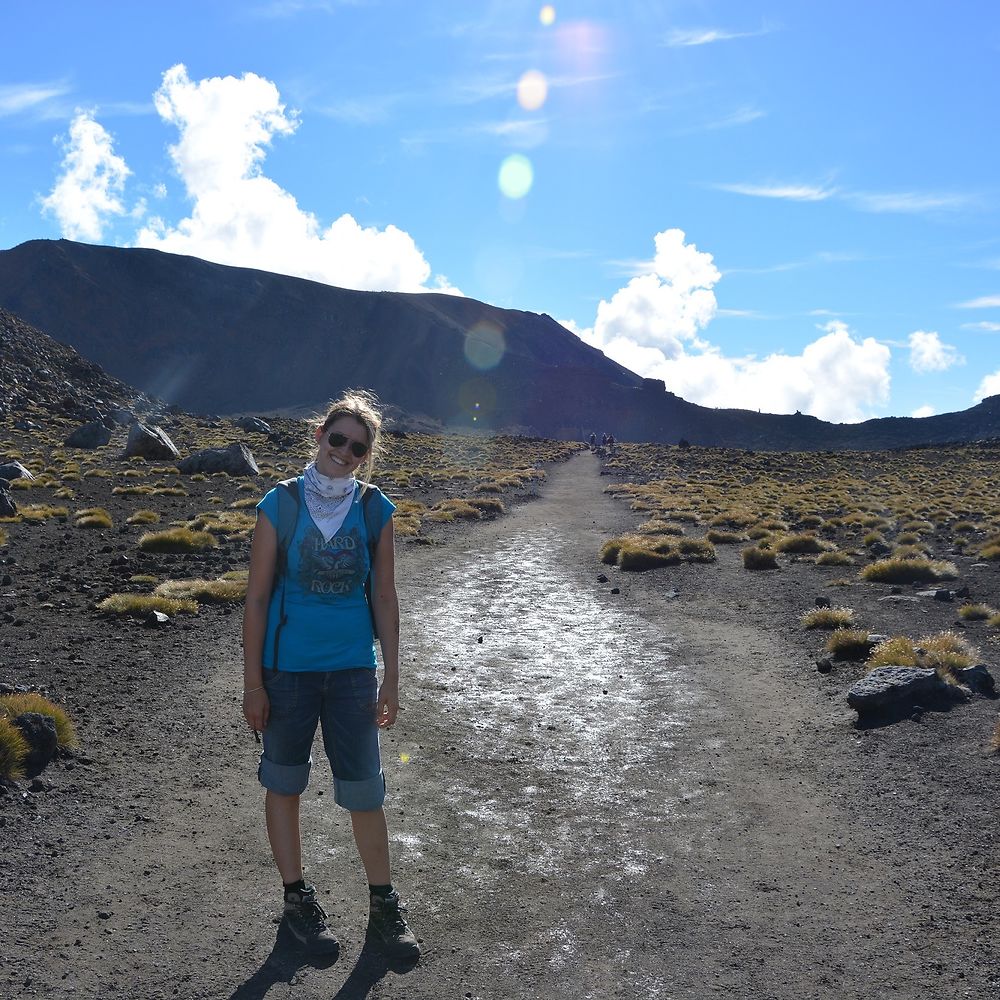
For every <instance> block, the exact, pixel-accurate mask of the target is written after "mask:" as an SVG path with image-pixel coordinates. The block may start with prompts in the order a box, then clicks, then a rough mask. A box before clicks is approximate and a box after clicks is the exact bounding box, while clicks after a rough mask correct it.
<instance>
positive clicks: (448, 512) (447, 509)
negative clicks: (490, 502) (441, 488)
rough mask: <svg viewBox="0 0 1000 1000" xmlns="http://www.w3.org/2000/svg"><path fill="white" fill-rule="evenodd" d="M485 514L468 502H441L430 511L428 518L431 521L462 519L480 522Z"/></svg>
mask: <svg viewBox="0 0 1000 1000" xmlns="http://www.w3.org/2000/svg"><path fill="white" fill-rule="evenodd" d="M482 516H483V512H482V511H481V510H480V509H479V508H478V507H474V506H473V505H472V504H471V503H469V501H468V500H457V499H456V500H439V501H438V502H437V503H436V504H434V506H433V507H432V508H431V509H430V511H428V513H427V515H426V517H427V518H428V520H431V521H454V520H455V518H461V519H463V520H467V521H478V520H479V519H480V518H481V517H482Z"/></svg>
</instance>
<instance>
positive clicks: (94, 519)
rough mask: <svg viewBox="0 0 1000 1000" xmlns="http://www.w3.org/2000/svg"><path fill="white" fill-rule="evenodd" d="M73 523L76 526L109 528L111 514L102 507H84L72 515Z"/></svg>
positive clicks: (110, 525) (111, 523) (111, 525)
mask: <svg viewBox="0 0 1000 1000" xmlns="http://www.w3.org/2000/svg"><path fill="white" fill-rule="evenodd" d="M73 524H74V525H75V526H76V527H77V528H111V527H113V526H114V525H113V522H112V520H111V515H110V514H109V513H108V512H107V511H106V510H105V509H104V508H103V507H85V508H84V509H83V510H78V511H77V512H76V513H75V514H74V515H73Z"/></svg>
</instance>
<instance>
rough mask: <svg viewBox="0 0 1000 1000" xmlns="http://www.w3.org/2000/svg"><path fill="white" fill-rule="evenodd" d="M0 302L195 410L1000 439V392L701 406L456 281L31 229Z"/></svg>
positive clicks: (752, 442)
mask: <svg viewBox="0 0 1000 1000" xmlns="http://www.w3.org/2000/svg"><path fill="white" fill-rule="evenodd" d="M0 306H2V307H3V308H6V309H8V310H9V311H11V312H12V313H15V314H17V315H18V316H20V317H21V318H22V319H23V320H24V321H25V322H27V323H29V324H31V325H32V326H35V327H37V328H38V329H40V330H42V331H44V332H45V333H47V334H48V335H50V336H52V337H53V338H55V339H56V340H58V341H61V342H63V343H66V344H69V345H70V346H72V347H73V348H75V349H76V350H77V351H79V352H80V354H82V355H83V356H84V357H86V358H88V359H90V360H92V361H94V362H96V363H97V364H98V365H100V366H101V367H102V368H103V369H105V370H106V371H107V372H108V373H109V374H110V375H112V376H114V377H116V378H118V379H121V380H122V381H124V382H127V383H129V384H131V385H134V386H136V387H137V388H138V389H140V390H142V391H143V392H145V393H147V394H148V395H151V396H156V397H159V398H161V399H164V400H167V401H168V402H171V403H175V404H177V405H179V406H181V407H182V408H184V409H186V410H190V411H193V412H209V413H236V412H272V411H289V410H292V409H312V408H316V407H319V406H322V405H323V403H324V402H325V401H326V400H328V399H329V398H330V397H331V396H334V395H336V394H337V393H338V392H339V391H340V390H342V389H344V388H346V387H348V386H355V385H364V386H367V387H370V388H372V389H373V390H374V391H375V392H376V393H377V394H378V395H379V396H380V398H382V399H383V400H384V401H385V402H386V403H388V404H392V405H394V406H397V407H399V408H400V409H402V410H403V411H406V412H408V413H414V414H419V415H422V416H426V417H427V418H430V419H431V420H432V421H436V422H438V423H439V424H440V425H441V426H442V427H444V428H456V429H483V430H491V429H505V430H514V431H520V432H524V433H532V434H539V435H544V436H548V437H560V438H579V437H581V436H586V435H587V434H589V433H590V432H591V431H594V432H596V433H598V434H600V433H602V432H603V431H605V430H608V431H611V432H613V433H614V434H615V436H616V437H617V438H619V439H620V440H640V441H659V442H666V443H676V442H677V441H679V440H680V439H686V440H687V441H689V442H690V443H691V444H697V445H728V446H733V447H743V448H753V449H759V450H772V451H780V450H827V449H833V450H840V449H855V450H870V449H879V448H895V447H906V446H910V445H917V444H941V443H948V442H955V441H969V440H977V439H982V438H993V437H1000V396H994V397H990V398H988V399H986V400H984V401H983V402H982V403H979V404H977V406H974V407H971V408H970V409H968V410H964V411H960V412H958V413H952V414H941V415H938V416H933V417H923V418H913V417H881V418H875V419H873V420H868V421H864V422H863V423H858V424H831V423H827V422H825V421H822V420H819V419H818V418H815V417H811V416H806V415H803V414H795V415H786V414H766V413H757V412H754V411H750V410H723V409H711V408H708V407H702V406H699V405H697V404H695V403H690V402H688V401H686V400H683V399H681V398H680V397H678V396H676V395H674V394H673V393H671V392H668V391H667V390H666V387H665V386H664V384H663V383H662V382H659V381H657V380H653V379H644V378H642V377H641V376H639V375H637V374H635V373H634V372H631V371H629V370H628V369H626V368H624V367H623V366H621V365H619V364H618V363H617V362H614V361H612V360H611V359H609V358H607V357H606V356H605V355H604V354H603V353H601V352H600V351H599V350H597V349H596V348H593V347H591V346H589V345H587V344H585V343H584V342H583V341H581V340H580V339H579V338H578V337H576V336H575V335H574V334H572V333H571V332H570V331H568V330H566V329H565V328H564V327H562V326H560V325H559V324H558V323H557V322H556V321H555V320H553V319H552V318H551V317H550V316H548V315H545V314H537V313H531V312H527V311H523V310H515V309H501V308H499V307H496V306H491V305H489V304H487V303H483V302H479V301H478V300H476V299H472V298H462V297H459V296H453V295H447V294H444V293H439V292H423V293H408V292H366V291H357V290H352V289H342V288H337V287H335V286H332V285H324V284H322V283H320V282H316V281H310V280H308V279H305V278H294V277H289V276H286V275H278V274H272V273H270V272H266V271H259V270H254V269H250V268H238V267H230V266H228V265H222V264H215V263H212V262H208V261H203V260H200V259H199V258H196V257H184V256H180V255H176V254H168V253H163V252H161V251H157V250H145V249H123V248H118V247H102V246H94V245H89V244H81V243H74V242H72V241H69V240H31V241H28V242H26V243H22V244H20V245H19V246H17V247H14V248H12V249H10V250H5V251H0Z"/></svg>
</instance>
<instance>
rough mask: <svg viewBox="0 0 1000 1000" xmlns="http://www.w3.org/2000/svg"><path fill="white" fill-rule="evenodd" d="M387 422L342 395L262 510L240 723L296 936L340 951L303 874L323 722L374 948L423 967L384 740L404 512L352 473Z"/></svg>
mask: <svg viewBox="0 0 1000 1000" xmlns="http://www.w3.org/2000/svg"><path fill="white" fill-rule="evenodd" d="M381 423H382V419H381V415H380V413H379V412H378V410H377V408H376V400H375V398H374V397H373V396H372V395H370V394H369V393H367V392H363V391H350V392H347V393H345V394H344V395H343V396H342V397H341V398H340V399H338V400H336V401H335V402H333V403H332V404H331V405H330V408H329V410H328V412H327V414H326V416H325V417H324V418H323V420H322V421H321V422H319V423H318V425H317V427H316V429H315V439H316V454H315V458H314V459H313V461H312V462H310V464H309V465H308V466H307V467H306V469H305V472H304V473H303V475H301V476H299V477H298V478H297V479H295V480H291V481H289V482H287V483H282V484H279V485H278V486H277V487H275V488H274V489H272V490H271V491H270V492H269V493H268V494H267V495H266V496H265V497H264V498H263V499H262V500H261V501H260V503H259V504H258V505H257V510H258V515H257V524H256V527H255V529H254V534H253V543H252V545H251V549H250V576H249V581H248V585H247V597H246V607H245V611H244V616H243V715H244V717H245V718H246V721H247V723H248V724H249V726H250V727H251V728H252V729H253V730H254V732H255V733H257V732H261V733H262V734H263V753H262V754H261V758H260V767H259V770H258V778H259V780H260V783H261V784H262V785H263V786H264V788H265V789H266V793H265V797H264V812H265V817H266V821H267V835H268V840H269V841H270V844H271V851H272V853H273V855H274V860H275V864H276V865H277V868H278V872H279V874H280V875H281V880H282V882H283V883H284V918H285V921H286V923H287V924H288V927H289V929H290V930H291V931H292V933H293V934H294V935H295V936H296V937H297V938H298V939H299V940H300V941H301V942H302V943H303V944H305V945H306V946H307V947H308V948H309V949H310V950H311V951H312V952H314V953H317V954H323V955H327V956H330V955H336V954H337V953H338V952H339V944H338V942H337V938H336V936H335V934H334V933H333V931H332V930H330V928H329V927H328V925H327V914H326V911H325V910H324V909H323V907H322V906H321V905H320V903H319V900H318V899H317V893H316V888H315V886H313V885H310V884H307V883H306V881H305V879H304V877H303V869H302V843H301V834H300V828H299V797H300V796H301V794H302V792H303V791H304V790H305V788H306V785H307V783H308V781H309V771H310V768H311V766H312V756H311V753H310V751H311V748H312V743H313V737H314V735H315V733H316V727H317V724H320V725H321V726H322V731H323V746H324V749H325V751H326V756H327V757H328V758H329V760H330V766H331V769H332V771H333V797H334V801H335V802H336V803H337V805H339V806H341V807H342V808H344V809H347V810H348V811H349V812H350V814H351V826H352V829H353V832H354V840H355V843H356V844H357V848H358V853H359V855H360V856H361V862H362V864H363V865H364V869H365V873H366V875H367V878H368V889H369V918H368V928H367V939H368V940H369V941H372V942H373V943H375V944H376V945H378V946H380V947H382V948H383V949H384V950H385V951H386V952H387V953H388V954H389V955H390V956H391V957H394V958H397V959H412V960H416V959H417V958H418V957H419V955H420V946H419V945H418V943H417V939H416V937H415V936H414V934H413V932H412V931H411V930H410V928H409V927H408V926H407V923H406V920H405V918H404V917H403V913H404V912H405V908H404V907H403V906H402V904H401V901H400V898H399V894H398V893H397V892H396V890H395V889H394V888H393V885H392V878H391V873H390V865H389V834H388V829H387V827H386V819H385V812H384V811H383V808H382V803H383V801H384V799H385V779H384V777H383V775H382V766H381V761H380V757H379V738H378V734H379V729H381V728H388V727H389V726H391V725H393V724H394V723H395V721H396V714H397V712H398V711H399V602H398V599H397V596H396V583H395V570H394V566H395V561H394V553H393V530H392V513H393V511H394V510H395V506H394V504H393V503H392V502H391V501H390V500H388V499H387V498H386V497H385V496H384V495H383V494H382V493H381V491H380V490H379V489H378V488H377V487H375V486H372V485H370V484H368V482H359V481H358V479H356V478H355V473H356V472H357V470H358V469H359V467H361V466H362V464H363V465H364V467H365V468H364V480H366V481H367V480H369V479H370V478H371V475H372V468H373V464H374V459H375V456H376V454H377V452H378V446H379V431H380V428H381ZM369 574H370V587H369V588H368V590H369V593H370V596H366V581H369ZM373 622H374V629H375V630H377V635H378V637H379V639H380V642H381V646H382V662H383V667H384V673H383V677H382V684H381V686H379V685H378V683H377V678H376V657H375V646H374V635H375V634H376V633H375V632H373Z"/></svg>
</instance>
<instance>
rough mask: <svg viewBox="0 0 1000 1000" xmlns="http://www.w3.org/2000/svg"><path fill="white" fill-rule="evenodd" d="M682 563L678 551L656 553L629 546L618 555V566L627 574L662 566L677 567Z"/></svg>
mask: <svg viewBox="0 0 1000 1000" xmlns="http://www.w3.org/2000/svg"><path fill="white" fill-rule="evenodd" d="M680 561H681V557H680V553H679V552H677V551H676V550H673V549H671V550H668V551H666V552H656V551H654V550H653V549H647V548H643V547H642V546H638V545H636V546H627V547H625V548H622V549H621V550H620V551H619V553H618V565H619V566H620V567H621V568H622V569H623V570H625V571H627V572H633V573H634V572H641V571H643V570H647V569H657V568H658V567H660V566H676V565H677V564H678V563H679V562H680Z"/></svg>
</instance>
